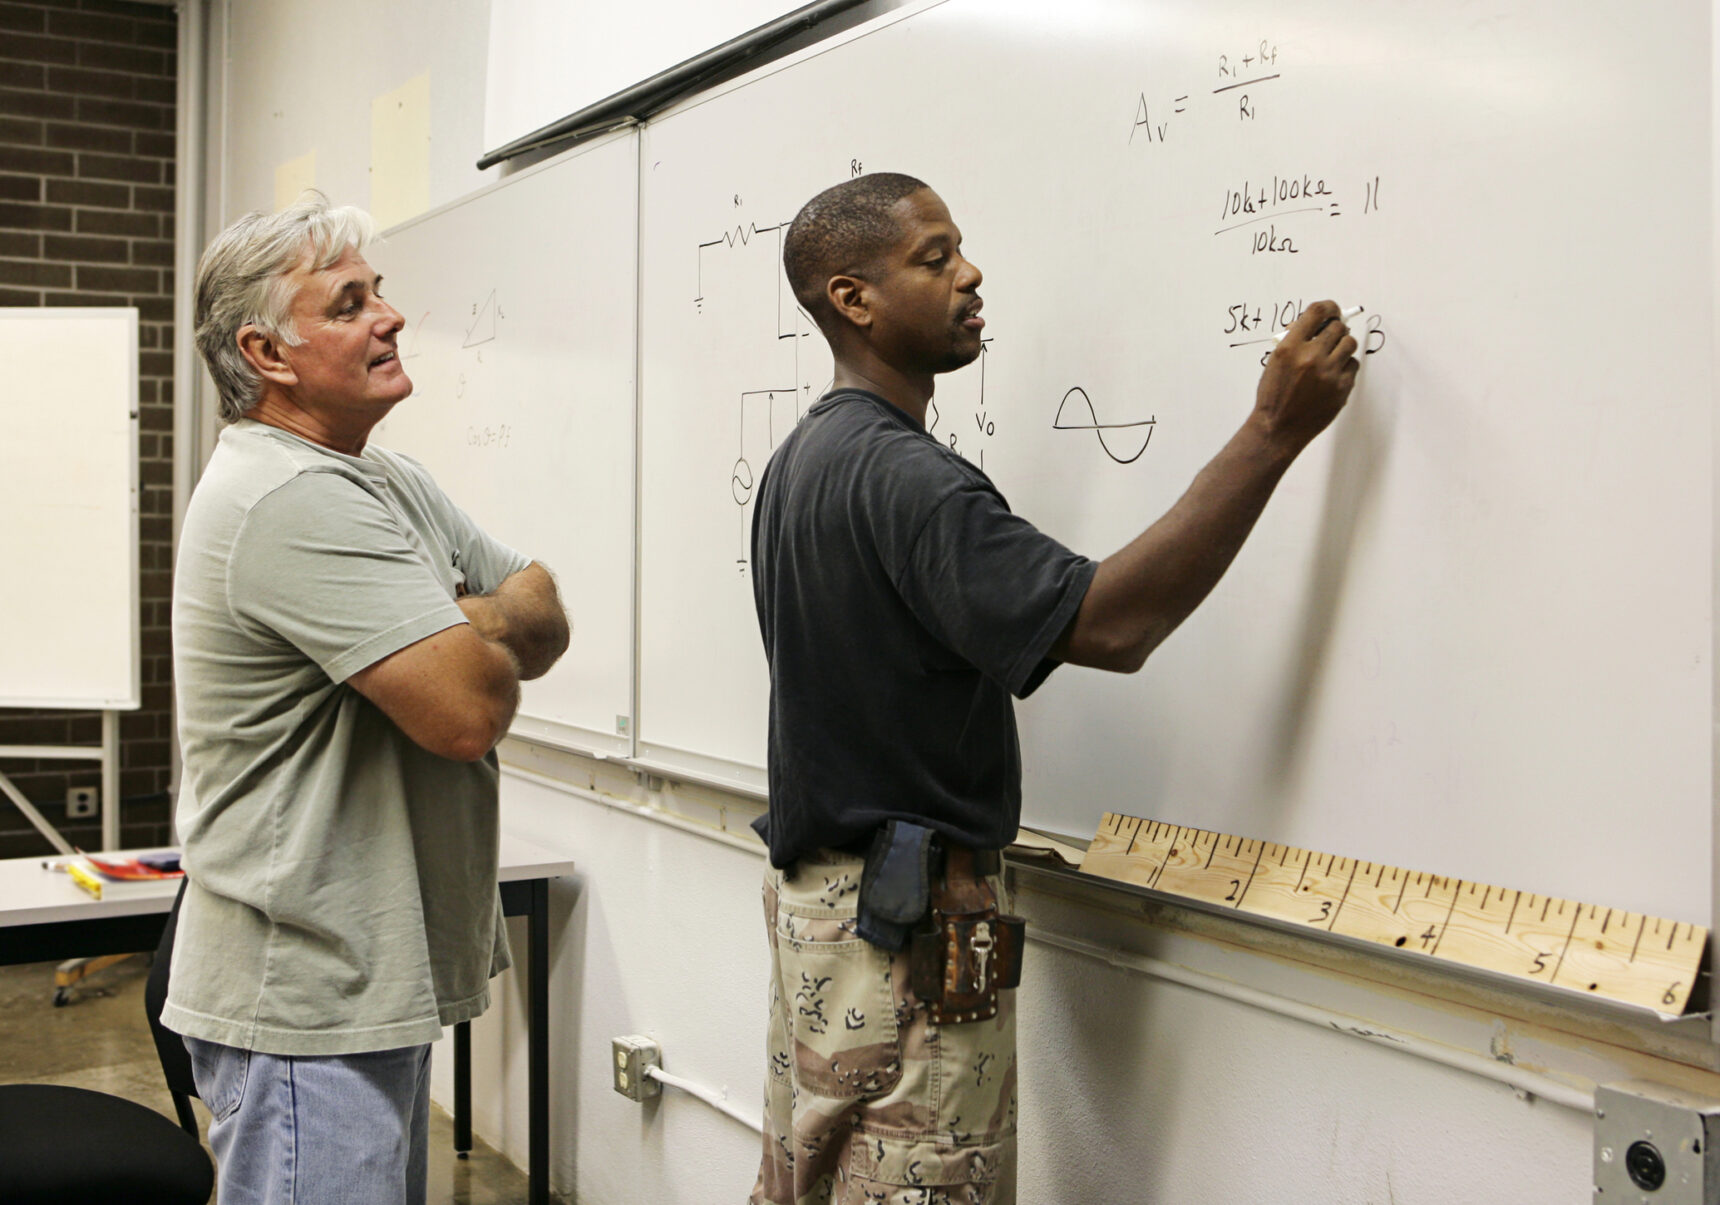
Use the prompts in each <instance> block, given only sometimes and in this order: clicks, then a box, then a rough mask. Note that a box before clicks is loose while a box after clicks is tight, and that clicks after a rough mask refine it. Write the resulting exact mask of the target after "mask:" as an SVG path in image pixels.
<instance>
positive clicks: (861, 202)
mask: <svg viewBox="0 0 1720 1205" xmlns="http://www.w3.org/2000/svg"><path fill="white" fill-rule="evenodd" d="M925 187H926V185H925V182H924V181H921V180H916V179H914V177H912V176H904V175H902V174H901V173H900V172H877V173H874V174H872V175H869V176H856V177H854V179H852V180H844V181H843V182H842V183H841V184H838V185H837V186H836V187H834V188H827V189H825V190H824V191H823V192H821V193H819V194H818V195H817V196H816V197H813V198H812V200H810V201H808V202H807V203H806V204H805V205H803V206H802V207H801V210H800V212H799V213H798V214H796V215H795V219H794V221H793V222H792V223H791V224H790V225H789V228H788V234H787V236H786V237H785V238H784V239H783V241H782V267H783V271H785V272H786V273H787V274H788V284H789V287H790V288H792V289H793V290H794V296H795V300H797V301H799V302H800V304H801V306H802V307H803V308H804V309H805V310H806V312H807V313H808V314H810V315H811V316H812V319H813V321H814V322H816V323H818V325H819V327H820V328H821V329H824V330H826V331H828V329H829V328H828V327H827V326H826V325H825V324H826V323H827V322H830V321H832V320H834V319H835V317H836V313H835V310H834V309H833V308H832V307H831V304H830V299H829V298H828V297H827V296H826V295H825V292H824V289H825V286H826V285H827V284H828V283H829V281H830V278H831V277H832V276H864V275H866V273H867V270H868V269H869V268H870V267H871V266H872V265H873V264H875V263H876V262H877V260H878V257H879V256H881V255H882V254H883V253H884V252H885V251H888V250H889V249H890V247H891V245H892V244H894V243H895V241H896V240H897V239H898V238H900V237H901V235H902V228H901V224H900V223H899V222H898V221H897V220H896V218H895V216H894V215H893V214H891V212H890V210H891V208H892V207H893V206H894V205H895V204H896V202H898V201H900V200H901V199H902V198H903V197H906V196H911V195H912V194H914V193H916V192H919V191H920V190H921V189H922V188H925Z"/></svg>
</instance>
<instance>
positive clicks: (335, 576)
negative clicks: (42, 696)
mask: <svg viewBox="0 0 1720 1205" xmlns="http://www.w3.org/2000/svg"><path fill="white" fill-rule="evenodd" d="M529 563H530V562H529V561H528V559H527V558H525V557H523V556H521V555H520V554H519V553H517V552H515V551H514V550H512V549H511V548H508V547H506V546H505V545H503V544H500V543H498V542H497V541H495V540H492V539H491V538H490V537H489V536H487V535H485V534H484V532H482V531H481V530H479V528H478V527H477V525H476V524H474V523H473V522H472V521H471V519H469V518H468V517H467V516H466V515H465V514H464V513H462V512H461V511H460V509H459V508H458V507H456V506H455V505H454V504H453V503H452V502H450V501H449V500H448V498H447V496H446V495H445V494H443V493H442V491H441V490H440V489H439V488H438V487H437V486H436V483H435V482H434V481H433V480H431V478H430V475H429V474H428V473H427V472H425V471H424V469H423V467H422V466H420V465H419V464H417V463H416V462H414V461H412V460H410V459H409V458H407V457H405V456H401V455H398V454H396V453H391V452H388V451H386V450H385V449H382V448H374V447H372V448H367V449H366V450H365V451H364V454H363V455H362V456H357V457H354V456H345V455H342V454H340V453H338V452H334V451H331V450H329V449H327V448H323V447H319V446H317V445H315V444H312V443H309V442H307V441H305V440H302V439H299V438H297V437H296V436H293V435H290V434H288V433H286V432H284V431H281V430H278V429H276V428H274V427H270V426H267V425H264V424H261V423H257V422H253V421H250V420H242V421H240V422H238V423H236V424H234V425H233V426H231V427H229V428H227V429H226V430H225V431H223V432H222V434H221V440H220V444H219V446H218V447H217V449H216V451H215V454H214V456H213V457H212V458H211V459H210V461H209V466H208V468H207V470H206V471H205V472H204V474H203V478H202V480H201V481H200V482H199V483H198V485H197V489H196V491H195V492H194V493H193V495H192V498H191V503H190V506H189V507H188V508H187V510H186V515H185V523H184V527H183V530H182V533H181V537H180V547H179V558H178V565H177V567H176V570H175V575H174V583H173V646H174V648H173V651H174V657H173V661H174V678H175V686H176V689H177V692H178V702H179V739H180V744H181V747H182V750H183V755H184V758H183V760H184V775H183V778H182V783H181V789H180V797H179V802H178V810H177V817H176V818H177V821H178V826H179V832H180V837H181V839H182V840H183V842H184V849H185V853H184V864H185V868H186V872H187V877H188V878H189V880H190V885H189V886H188V887H187V889H186V894H185V902H184V904H183V905H182V906H181V910H180V917H179V931H178V936H177V939H176V941H175V945H174V950H173V972H172V980H171V986H170V989H169V992H168V1001H167V1006H166V1008H165V1009H164V1010H163V1012H162V1020H163V1021H164V1022H165V1023H166V1024H167V1026H168V1027H169V1028H171V1029H173V1030H175V1031H177V1032H179V1033H181V1034H187V1035H189V1036H192V1037H197V1038H203V1039H205V1040H208V1041H212V1042H220V1043H222V1044H224V1045H228V1046H236V1047H241V1048H244V1049H252V1050H260V1051H265V1052H268V1053H271V1054H310V1055H319V1054H320V1055H331V1054H357V1053H361V1052H364V1051H370V1050H389V1049H394V1048H397V1047H401V1046H411V1045H417V1044H419V1043H422V1042H430V1041H434V1040H435V1039H436V1038H437V1037H439V1036H440V1035H441V1029H442V1026H444V1025H452V1024H454V1023H455V1022H458V1021H464V1020H468V1019H470V1018H472V1017H475V1016H477V1015H478V1014H479V1013H482V1012H483V1011H484V1009H485V1008H486V1007H488V1004H489V979H490V977H491V976H492V975H495V974H496V973H498V972H499V971H501V970H503V969H504V968H506V967H507V966H508V964H509V962H510V957H509V953H508V945H507V936H506V931H505V929H504V928H503V922H502V916H501V908H500V904H499V900H498V896H497V891H496V854H497V840H498V835H497V785H496V779H497V768H496V761H495V755H494V754H493V753H492V754H490V755H489V756H488V757H486V758H484V759H483V760H482V761H478V762H472V763H462V762H454V761H449V760H447V759H445V758H441V757H438V756H436V755H435V754H433V753H429V752H427V751H425V750H424V749H422V748H420V747H419V746H418V745H416V744H414V743H413V742H412V741H411V740H410V739H409V738H408V737H407V736H406V734H405V733H403V732H402V731H401V730H400V729H399V728H398V727H396V726H395V724H394V722H393V721H391V720H390V719H389V718H388V717H387V716H385V715H384V714H383V713H382V712H381V710H379V709H378V708H377V707H376V706H375V705H374V704H373V703H371V702H370V701H369V700H367V699H365V698H364V697H363V696H362V695H360V694H359V693H358V692H357V691H356V690H354V689H353V688H352V687H350V686H347V685H345V682H346V679H347V678H348V677H349V676H350V675H352V674H354V673H356V672H357V671H358V670H361V669H364V668H365V667H367V666H369V665H372V664H374V663H375V662H377V661H379V660H381V659H382V658H383V657H385V656H387V655H388V654H390V653H392V652H395V651H396V650H398V649H401V648H404V647H405V646H407V645H409V644H412V643H413V642H415V641H418V640H422V639H423V638H424V637H426V636H429V635H432V634H433V633H436V632H439V631H442V630H443V629H445V628H449V627H453V626H454V625H456V624H460V623H464V622H465V616H464V615H463V614H462V613H461V611H460V608H459V607H458V606H457V605H456V604H455V601H454V599H455V589H456V587H457V586H458V585H459V584H460V583H461V582H462V581H463V582H464V583H465V584H466V586H467V588H468V589H469V590H470V591H471V592H472V593H487V592H489V591H491V590H493V589H495V588H496V586H498V585H499V584H501V582H502V580H503V579H504V578H506V577H508V576H509V575H510V574H512V573H515V572H517V571H519V570H521V569H523V568H525V567H526V566H527V565H528V564H529Z"/></svg>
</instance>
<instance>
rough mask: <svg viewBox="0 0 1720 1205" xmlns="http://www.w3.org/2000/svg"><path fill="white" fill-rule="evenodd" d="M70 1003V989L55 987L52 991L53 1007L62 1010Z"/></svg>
mask: <svg viewBox="0 0 1720 1205" xmlns="http://www.w3.org/2000/svg"><path fill="white" fill-rule="evenodd" d="M71 1002H72V993H71V989H69V988H63V987H57V988H55V989H54V1007H55V1008H64V1007H66V1005H68V1004H70V1003H71Z"/></svg>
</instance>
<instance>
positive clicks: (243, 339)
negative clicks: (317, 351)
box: [234, 322, 299, 385]
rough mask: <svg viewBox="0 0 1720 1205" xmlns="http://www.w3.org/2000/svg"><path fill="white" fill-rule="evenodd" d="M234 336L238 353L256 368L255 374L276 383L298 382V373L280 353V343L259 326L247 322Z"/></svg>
mask: <svg viewBox="0 0 1720 1205" xmlns="http://www.w3.org/2000/svg"><path fill="white" fill-rule="evenodd" d="M234 338H235V339H236V340H237V341H238V344H239V354H240V355H242V356H244V357H245V359H246V361H247V362H248V363H249V364H250V365H251V367H252V368H254V369H256V371H257V375H258V376H260V377H262V378H263V379H264V380H265V381H272V382H274V383H275V384H276V385H296V384H298V383H299V374H298V373H297V372H295V371H294V370H293V366H292V365H291V364H289V363H287V360H286V357H284V356H283V355H282V354H281V346H280V344H278V343H276V342H275V340H274V339H272V338H270V337H269V336H268V335H267V334H265V333H264V332H263V330H262V329H261V328H260V327H258V326H255V325H253V324H252V323H249V322H247V323H246V324H245V325H244V326H241V327H240V328H239V333H238V334H237V335H236V336H234Z"/></svg>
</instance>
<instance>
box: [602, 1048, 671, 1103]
mask: <svg viewBox="0 0 1720 1205" xmlns="http://www.w3.org/2000/svg"><path fill="white" fill-rule="evenodd" d="M610 1045H611V1046H612V1047H614V1050H615V1060H614V1063H613V1065H612V1066H611V1067H610V1069H609V1070H610V1073H611V1082H612V1083H613V1084H614V1085H615V1090H616V1091H617V1092H619V1093H621V1095H623V1096H625V1097H626V1098H627V1099H628V1100H649V1099H650V1098H651V1097H653V1096H661V1095H662V1094H663V1085H662V1084H660V1083H658V1082H657V1081H656V1080H654V1079H652V1078H651V1077H650V1076H649V1075H647V1074H646V1072H647V1071H649V1070H650V1069H651V1068H652V1067H660V1066H662V1064H663V1048H662V1047H661V1046H658V1045H657V1043H656V1042H653V1041H652V1040H651V1039H650V1038H646V1037H640V1036H639V1035H637V1034H635V1035H633V1036H632V1037H626V1038H611V1039H610Z"/></svg>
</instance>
